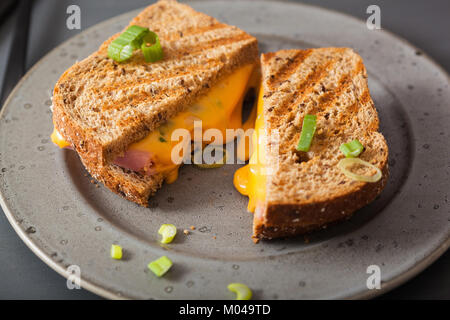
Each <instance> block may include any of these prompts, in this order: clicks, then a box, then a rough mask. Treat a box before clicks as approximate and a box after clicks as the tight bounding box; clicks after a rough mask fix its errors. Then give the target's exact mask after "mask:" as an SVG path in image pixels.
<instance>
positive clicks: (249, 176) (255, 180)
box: [233, 89, 267, 212]
mask: <svg viewBox="0 0 450 320" xmlns="http://www.w3.org/2000/svg"><path fill="white" fill-rule="evenodd" d="M262 97H263V93H262V89H261V90H260V92H259V97H258V105H257V115H256V120H255V131H254V132H253V137H252V140H253V143H252V149H253V150H252V155H251V156H250V161H249V163H248V164H247V165H245V166H243V167H241V168H239V169H238V170H237V171H236V172H235V174H234V179H233V183H234V186H235V188H236V189H237V190H238V191H239V192H240V193H241V194H243V195H245V196H248V198H249V201H248V206H247V210H248V211H250V212H255V208H256V207H257V206H258V205H261V204H262V203H263V202H264V201H265V198H266V174H267V173H266V165H265V161H266V160H265V139H266V134H265V132H264V118H263V100H262Z"/></svg>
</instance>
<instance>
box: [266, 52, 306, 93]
mask: <svg viewBox="0 0 450 320" xmlns="http://www.w3.org/2000/svg"><path fill="white" fill-rule="evenodd" d="M311 52H312V50H311V49H309V50H302V51H300V52H297V53H296V54H295V55H294V56H293V57H292V58H287V60H288V62H287V63H285V64H283V65H282V66H281V68H280V69H278V71H277V72H276V73H275V74H273V75H271V76H270V79H269V86H271V87H275V85H276V84H278V85H279V84H280V83H282V82H283V81H285V80H286V79H289V77H290V76H291V75H292V74H293V73H295V72H296V71H297V70H298V69H299V67H300V66H301V64H302V63H303V61H305V59H306V58H307V57H308V56H309V55H310V54H311ZM269 57H270V56H269Z"/></svg>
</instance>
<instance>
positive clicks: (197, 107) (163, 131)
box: [51, 65, 254, 183]
mask: <svg viewBox="0 0 450 320" xmlns="http://www.w3.org/2000/svg"><path fill="white" fill-rule="evenodd" d="M253 69H254V65H246V66H243V67H241V68H239V69H238V70H236V71H235V72H234V73H232V74H231V75H229V76H227V77H225V78H224V79H222V80H221V81H219V82H218V83H217V85H215V86H214V87H213V88H211V89H210V90H209V92H208V93H207V94H206V95H204V96H202V97H201V98H200V99H199V100H198V101H197V102H196V103H194V104H193V105H192V106H190V107H189V108H187V109H186V110H185V111H182V112H180V113H178V114H177V115H176V116H175V117H173V118H172V119H170V120H168V121H167V122H166V123H164V124H163V125H161V126H160V127H158V128H157V129H156V130H154V131H152V132H151V133H150V134H149V135H148V136H147V137H145V138H144V139H142V140H140V141H138V142H136V143H133V144H131V145H130V146H129V148H128V150H127V151H126V152H125V153H124V154H123V155H121V156H120V157H117V158H116V159H115V160H114V164H116V165H118V166H120V167H122V168H124V169H129V170H132V171H135V172H139V173H142V174H147V175H153V174H156V173H162V174H163V176H164V177H165V181H166V182H167V183H172V182H174V181H175V180H176V179H177V177H178V168H179V167H180V165H181V164H180V163H176V162H174V161H173V156H172V151H173V148H174V147H175V146H176V145H178V144H179V143H180V141H179V140H178V138H177V139H175V140H174V139H173V136H174V135H173V134H174V132H175V131H176V130H177V129H184V130H185V132H189V133H190V135H191V137H192V138H194V136H195V134H194V125H195V123H198V122H199V121H201V129H202V134H201V136H202V137H203V132H204V131H206V130H208V129H217V130H219V131H220V132H221V133H222V137H227V135H226V130H227V129H238V128H241V126H242V104H243V100H244V96H245V93H246V91H247V89H248V86H249V84H250V83H249V82H250V78H251V76H252V72H253ZM51 138H52V141H53V143H55V144H56V145H58V146H59V147H60V148H67V147H70V143H68V142H67V141H66V140H64V138H63V137H62V136H61V134H60V133H59V132H57V131H56V129H55V130H54V131H53V133H52V136H51ZM227 138H228V139H224V141H223V143H226V142H228V141H226V140H231V139H233V138H234V137H227ZM210 142H214V141H210ZM183 156H186V155H183Z"/></svg>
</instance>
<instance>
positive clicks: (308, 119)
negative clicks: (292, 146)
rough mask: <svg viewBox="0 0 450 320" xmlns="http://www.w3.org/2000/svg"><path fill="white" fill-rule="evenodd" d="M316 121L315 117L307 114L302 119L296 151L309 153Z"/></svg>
mask: <svg viewBox="0 0 450 320" xmlns="http://www.w3.org/2000/svg"><path fill="white" fill-rule="evenodd" d="M316 121H317V117H316V116H315V115H312V114H307V115H305V117H304V118H303V125H302V131H301V133H300V140H299V141H298V145H297V150H298V151H305V152H306V151H309V147H310V146H311V142H312V139H313V137H314V133H315V132H316Z"/></svg>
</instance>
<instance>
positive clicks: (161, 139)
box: [159, 136, 167, 142]
mask: <svg viewBox="0 0 450 320" xmlns="http://www.w3.org/2000/svg"><path fill="white" fill-rule="evenodd" d="M159 142H167V140H166V139H164V137H163V136H159Z"/></svg>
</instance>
